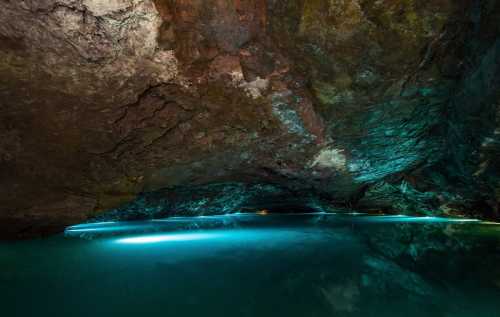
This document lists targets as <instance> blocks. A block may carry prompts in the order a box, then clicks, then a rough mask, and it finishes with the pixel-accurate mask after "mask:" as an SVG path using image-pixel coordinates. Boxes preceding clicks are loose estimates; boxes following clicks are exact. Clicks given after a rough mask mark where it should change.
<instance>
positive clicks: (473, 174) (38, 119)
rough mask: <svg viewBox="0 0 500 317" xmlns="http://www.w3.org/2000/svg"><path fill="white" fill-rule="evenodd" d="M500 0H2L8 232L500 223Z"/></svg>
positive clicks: (0, 102) (0, 166)
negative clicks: (381, 221)
mask: <svg viewBox="0 0 500 317" xmlns="http://www.w3.org/2000/svg"><path fill="white" fill-rule="evenodd" d="M499 18H500V2H499V1H496V0H473V1H465V0H461V1H455V0H429V1H415V0H401V1H394V0H380V1H368V0H296V1H290V0H154V1H153V0H106V1H105V0H0V22H1V23H0V189H1V190H2V195H0V206H1V207H0V223H2V226H1V227H2V228H5V229H2V230H3V234H5V235H12V234H14V235H19V234H30V233H37V234H38V233H40V232H44V231H46V230H49V231H53V230H58V229H60V228H61V227H62V226H64V225H67V224H71V223H75V222H79V221H83V220H85V219H88V218H89V217H93V216H96V215H100V214H102V212H103V211H107V210H110V209H113V210H114V211H113V212H112V213H111V214H113V215H114V217H118V218H120V217H122V216H123V217H125V218H130V215H131V214H133V215H134V216H137V212H136V211H137V210H140V211H141V212H139V214H141V215H140V216H141V217H153V216H158V215H162V216H168V215H170V214H173V213H176V214H177V213H184V214H203V213H216V212H232V211H238V210H252V209H259V208H266V206H271V207H270V208H277V209H280V208H281V209H283V208H285V207H286V208H289V207H292V206H294V208H295V207H296V208H299V209H300V208H302V207H307V208H312V209H322V210H323V209H331V208H350V209H356V210H369V211H377V212H378V211H385V212H404V213H425V214H459V215H468V216H471V215H472V216H475V217H482V218H490V219H498V217H499V200H500V183H499V179H500V178H499V172H500V170H499V168H500V167H499V164H498V157H499V155H498V153H499V147H498V145H499V142H500V125H499V120H500V89H499V87H500V37H499V34H500V25H499V24H498V19H499Z"/></svg>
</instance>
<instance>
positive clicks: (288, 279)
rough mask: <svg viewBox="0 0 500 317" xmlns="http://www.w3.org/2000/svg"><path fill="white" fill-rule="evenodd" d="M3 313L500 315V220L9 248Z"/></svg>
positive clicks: (189, 223) (140, 225) (170, 234)
mask: <svg viewBox="0 0 500 317" xmlns="http://www.w3.org/2000/svg"><path fill="white" fill-rule="evenodd" d="M0 264H1V268H2V269H1V271H0V302H1V303H2V307H1V310H2V316H273V317H275V316H406V317H413V316H415V317H416V316H419V317H421V316H443V317H445V316H446V317H448V316H449V317H451V316H457V317H461V316H464V317H465V316H467V317H470V316H474V317H481V316H485V317H487V316H491V317H493V316H495V317H498V316H500V226H499V225H496V224H486V223H480V222H477V221H469V220H464V219H458V220H447V219H443V218H429V217H427V218H415V217H404V216H400V217H398V216H385V217H384V216H378V217H373V216H364V215H351V216H342V215H334V214H309V215H281V216H275V215H267V216H259V215H245V214H243V215H232V216H218V217H202V218H173V219H169V220H161V221H143V222H133V223H115V222H110V223H99V224H84V225H79V226H74V227H71V228H68V230H67V232H66V235H59V236H55V237H52V238H49V239H40V240H31V241H22V242H15V243H2V244H0Z"/></svg>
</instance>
